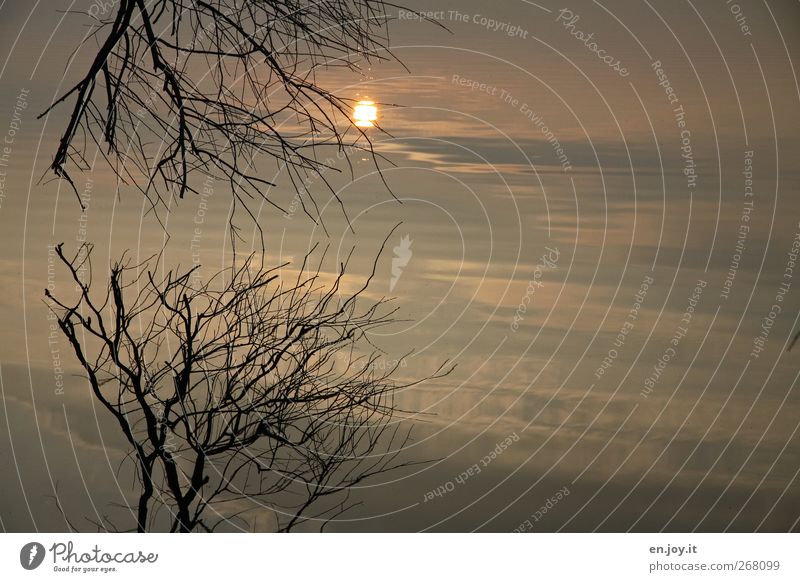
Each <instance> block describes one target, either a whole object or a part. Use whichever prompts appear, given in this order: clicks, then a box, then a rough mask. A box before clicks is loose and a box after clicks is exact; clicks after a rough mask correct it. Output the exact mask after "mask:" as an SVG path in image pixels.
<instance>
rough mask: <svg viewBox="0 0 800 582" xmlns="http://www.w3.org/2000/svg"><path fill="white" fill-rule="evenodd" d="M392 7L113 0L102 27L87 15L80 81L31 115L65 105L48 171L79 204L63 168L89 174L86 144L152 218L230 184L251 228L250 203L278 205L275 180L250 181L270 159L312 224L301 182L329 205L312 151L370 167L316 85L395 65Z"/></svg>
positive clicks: (341, 112)
mask: <svg viewBox="0 0 800 582" xmlns="http://www.w3.org/2000/svg"><path fill="white" fill-rule="evenodd" d="M388 7H394V5H392V4H389V3H386V2H383V1H382V0H320V1H318V2H299V1H297V0H196V1H188V2H187V1H184V0H153V1H150V2H146V1H145V0H120V1H119V5H118V6H117V8H116V12H115V13H113V14H110V15H109V16H108V17H107V18H100V17H99V16H98V15H95V16H94V18H95V20H96V21H97V28H96V29H95V30H94V31H93V32H92V34H91V35H90V38H95V39H97V42H98V49H97V52H96V54H95V55H94V58H93V59H92V61H91V64H90V65H89V68H88V70H87V71H86V73H85V75H84V76H83V77H82V78H81V79H80V80H79V81H78V82H77V83H76V84H75V85H74V86H73V87H72V88H71V89H69V90H67V91H66V92H64V93H63V94H62V95H61V96H60V97H59V98H58V99H57V100H56V101H55V102H54V103H53V104H52V105H51V106H50V107H49V108H48V109H47V110H46V111H44V112H43V113H42V114H41V115H40V117H42V116H44V115H46V114H48V113H49V112H50V111H51V110H52V109H53V108H54V107H56V106H59V105H61V104H64V103H68V102H71V103H72V105H71V107H72V109H71V114H70V116H69V120H68V122H67V125H66V128H65V129H64V132H63V134H62V137H61V139H60V142H59V145H58V149H57V151H56V153H55V156H54V158H53V162H52V164H51V169H52V170H53V171H54V172H55V174H56V175H57V176H59V177H60V178H63V179H65V180H66V181H67V182H69V184H70V185H71V186H72V188H73V190H75V193H76V195H77V190H76V189H75V186H74V184H73V181H72V178H71V174H70V171H71V169H73V168H78V169H81V170H87V169H89V165H88V163H87V162H86V160H85V159H84V152H85V150H86V146H87V143H88V142H90V141H91V142H94V143H96V144H97V145H98V146H104V148H103V147H101V150H102V149H104V151H103V154H104V155H106V156H107V158H108V160H109V162H110V163H111V164H112V167H113V168H114V170H115V171H116V172H117V175H118V176H119V177H120V179H122V180H124V181H125V182H128V183H131V184H133V185H134V186H135V187H136V188H138V189H139V190H140V191H141V192H142V193H143V194H144V195H145V196H146V198H147V199H148V200H149V201H150V203H151V205H152V208H153V209H155V210H156V212H158V209H159V208H162V209H163V208H167V206H168V204H169V202H170V201H171V200H172V199H173V198H174V197H175V196H177V197H178V198H183V197H184V196H185V195H186V194H187V193H197V192H198V188H199V186H198V184H199V182H198V180H199V181H200V182H202V180H203V178H205V176H207V175H208V176H213V177H214V178H215V179H220V180H226V181H227V182H229V184H230V188H231V190H232V192H233V201H234V212H235V210H236V208H237V207H243V208H244V209H245V211H246V213H247V214H249V216H250V217H251V218H253V219H254V218H255V217H254V214H253V212H254V210H253V208H251V206H250V204H251V203H252V202H253V201H254V200H258V201H262V200H263V201H265V202H267V203H270V204H274V203H273V202H272V200H271V199H270V196H269V189H270V188H271V187H272V186H274V184H273V183H272V182H271V181H270V180H268V179H266V178H264V177H263V175H262V174H261V173H260V172H259V171H258V162H259V161H263V160H264V159H272V160H273V161H274V162H276V164H275V170H276V171H285V173H286V175H288V176H289V180H290V181H291V183H292V184H293V186H294V189H295V190H296V191H297V193H298V194H300V203H301V205H302V208H303V210H304V212H306V214H308V215H309V216H311V217H312V218H313V219H315V220H318V219H320V215H319V210H318V208H317V204H316V202H315V201H314V198H313V196H312V195H311V194H309V193H308V192H305V191H304V190H303V189H302V188H300V187H299V186H300V184H301V183H302V182H303V181H304V180H306V179H308V178H309V177H319V178H321V183H322V184H325V185H326V186H328V189H329V191H330V193H331V195H332V196H334V197H336V198H337V199H338V196H337V194H336V192H335V191H334V190H333V189H332V188H330V185H329V183H328V181H327V180H326V178H325V176H324V171H325V170H326V169H327V168H328V166H327V165H326V163H325V161H324V159H323V160H322V161H321V160H320V157H318V156H317V153H318V150H319V149H320V148H324V147H325V146H335V147H337V148H340V149H341V148H344V147H350V148H355V149H356V150H362V151H367V152H368V153H369V154H371V157H372V159H373V161H374V162H375V165H376V167H378V166H379V164H378V158H377V157H376V155H375V152H374V151H373V148H372V143H371V141H370V140H369V138H368V137H367V136H366V134H365V133H364V131H363V130H362V129H360V128H357V127H355V126H354V125H353V123H351V121H350V119H349V115H350V111H351V106H352V100H350V99H348V98H345V97H341V96H339V95H336V94H334V93H332V92H331V91H329V90H327V89H325V88H324V87H322V86H321V85H320V84H319V83H318V81H317V77H318V74H319V73H320V71H322V70H329V69H335V68H346V69H349V70H352V71H360V70H361V66H362V65H363V64H364V63H366V62H369V61H372V60H374V59H387V58H393V57H392V53H391V51H390V50H389V48H388V46H387V43H388V40H387V26H386V25H387V21H388V18H387V16H386V13H385V11H386V9H387V8H388ZM259 158H261V159H260V160H259ZM378 169H379V170H380V168H379V167H378ZM78 199H79V201H80V197H78ZM339 203H340V204H341V200H339ZM342 208H343V207H342ZM281 210H283V209H281ZM234 212H232V214H231V226H232V227H233V229H232V233H235V232H236V229H235V225H234V222H233V216H234Z"/></svg>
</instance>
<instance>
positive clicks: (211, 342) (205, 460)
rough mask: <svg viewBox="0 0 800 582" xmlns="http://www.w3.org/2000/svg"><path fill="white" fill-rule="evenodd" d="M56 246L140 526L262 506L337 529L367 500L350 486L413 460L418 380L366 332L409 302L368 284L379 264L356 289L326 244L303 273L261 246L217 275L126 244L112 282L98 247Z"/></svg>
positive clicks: (68, 307)
mask: <svg viewBox="0 0 800 582" xmlns="http://www.w3.org/2000/svg"><path fill="white" fill-rule="evenodd" d="M56 251H57V254H58V257H59V258H60V260H61V263H62V264H63V265H64V266H65V267H66V268H67V270H68V272H69V273H70V276H71V283H74V284H75V290H76V291H75V292H76V295H77V296H76V297H75V298H73V299H72V300H71V301H70V300H68V299H65V298H55V297H54V296H53V295H52V294H51V293H50V292H49V291H46V295H47V297H48V298H49V300H50V305H51V309H52V310H53V313H54V314H55V315H56V317H57V321H58V324H59V326H60V328H61V330H62V331H63V333H64V335H65V336H66V338H67V339H68V341H69V343H70V345H71V347H72V349H73V350H74V352H75V355H76V356H77V359H78V361H79V362H80V365H81V367H82V369H83V371H84V372H85V374H86V377H87V379H88V382H89V384H90V386H91V390H92V392H93V394H94V397H95V398H96V399H97V400H98V401H99V402H100V403H101V404H102V405H103V407H105V409H107V410H108V411H109V412H110V413H111V415H112V416H113V417H114V419H116V422H117V423H118V424H119V427H120V429H121V431H122V435H123V436H124V438H125V440H126V442H127V444H128V446H129V447H130V451H129V453H130V455H129V457H130V459H132V460H133V461H134V462H135V474H136V476H137V483H138V485H139V487H138V491H137V493H138V498H136V499H135V500H134V501H132V502H131V503H130V509H131V511H132V513H133V514H134V515H135V520H136V525H135V528H132V529H135V530H136V531H139V532H144V531H155V530H160V529H164V530H169V531H172V532H188V531H196V530H201V531H213V530H215V529H216V528H218V527H219V526H220V525H222V524H224V523H225V522H226V521H228V520H231V519H236V518H237V515H238V514H239V513H241V512H242V511H244V510H245V509H243V507H242V506H243V505H244V506H246V507H250V508H252V505H253V504H254V503H257V504H260V505H263V506H264V507H267V508H270V509H271V510H272V511H273V512H274V515H275V520H276V529H278V530H279V531H290V530H292V529H293V528H295V527H296V526H297V525H299V524H301V523H303V522H304V521H307V520H309V519H314V520H319V521H318V523H319V524H321V527H324V524H326V523H327V522H328V521H329V520H330V519H333V518H334V517H335V516H337V515H339V514H340V513H341V512H343V511H346V510H347V509H348V508H350V507H351V506H352V505H351V503H350V502H349V495H350V488H352V487H353V486H355V485H357V484H359V483H361V482H362V481H364V480H365V479H368V478H369V477H372V476H375V475H378V474H381V473H385V472H387V471H392V470H395V469H399V468H401V467H404V466H406V465H407V464H408V463H406V462H401V461H400V460H399V459H398V455H399V453H400V452H401V450H402V448H403V445H405V444H406V443H407V442H408V440H409V438H410V429H407V428H404V427H406V426H407V425H406V424H405V423H403V422H402V420H403V417H402V415H399V414H398V413H399V411H398V410H397V409H396V407H395V403H394V396H395V393H396V392H397V390H400V389H403V388H408V387H410V386H413V385H415V384H417V383H418V382H419V381H417V382H410V383H409V382H405V383H403V382H398V381H397V380H395V379H394V377H393V376H394V375H395V374H394V373H395V371H396V370H397V365H395V366H394V367H393V368H390V369H382V370H379V368H384V367H383V366H380V365H376V362H377V359H378V358H379V357H380V353H379V352H378V351H376V350H375V348H373V347H372V344H371V343H369V338H368V337H367V334H368V332H370V331H372V330H375V329H376V328H380V327H382V326H385V325H387V324H389V323H390V322H392V321H393V314H394V313H395V310H394V309H393V308H391V306H389V305H387V303H388V301H386V300H383V299H381V300H378V301H374V300H368V299H367V298H365V297H363V295H364V292H365V291H366V289H367V287H368V285H369V282H370V280H371V279H372V276H373V275H374V273H375V270H374V265H375V264H373V271H372V275H370V276H369V277H368V278H367V280H366V283H365V284H364V285H363V286H361V287H360V288H359V289H357V290H356V291H355V292H354V293H351V294H349V295H347V294H343V292H342V289H341V287H342V285H341V283H342V276H343V274H344V272H345V269H346V266H347V265H346V263H344V264H342V265H341V269H340V272H339V274H338V275H337V276H335V277H333V280H332V282H330V283H325V282H324V277H323V274H322V273H321V271H320V267H319V264H321V263H322V259H320V262H319V264H318V265H317V266H316V267H315V268H311V267H310V266H309V262H310V256H311V255H309V256H307V257H306V259H305V260H304V261H303V263H302V267H301V268H300V269H299V270H298V272H297V273H296V274H289V273H287V272H286V265H282V266H281V267H278V268H274V269H264V268H262V267H259V266H257V264H256V261H254V260H253V259H252V258H251V259H250V260H246V261H244V262H243V263H242V264H241V265H240V266H234V267H230V268H228V269H225V270H223V271H220V272H219V273H218V274H216V275H215V276H213V277H211V278H210V279H209V280H208V281H206V282H203V281H200V280H199V279H198V277H197V276H196V273H195V271H194V270H189V271H186V272H182V273H181V272H175V271H169V272H166V274H165V275H163V276H161V277H157V276H156V274H155V273H156V271H157V269H158V266H159V265H158V262H159V259H158V258H157V257H155V258H151V259H148V260H146V261H144V262H143V263H141V264H132V262H131V261H130V260H126V259H125V258H124V257H123V259H122V260H120V261H119V262H117V263H115V264H114V265H113V266H112V267H111V269H110V277H109V279H108V280H109V283H108V285H107V286H105V287H104V289H103V290H102V292H101V293H99V294H97V293H96V292H95V291H93V290H91V289H90V287H91V285H92V283H91V281H92V268H91V248H81V249H79V251H78V252H77V254H76V255H75V256H73V257H68V256H66V255H65V254H64V251H63V247H62V245H59V246H58V247H57V249H56ZM323 256H324V253H323ZM365 347H366V348H367V349H365ZM398 365H399V364H398ZM451 369H452V368H447V367H446V365H443V366H442V367H440V368H439V369H438V370H436V371H435V372H434V374H433V375H431V376H429V378H434V377H441V376H443V375H445V374H447V373H449V372H450V370H451ZM165 509H166V510H167V513H166V515H165V514H164V512H163V510H165ZM98 525H99V526H100V527H102V528H103V529H109V524H108V523H101V524H98Z"/></svg>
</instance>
